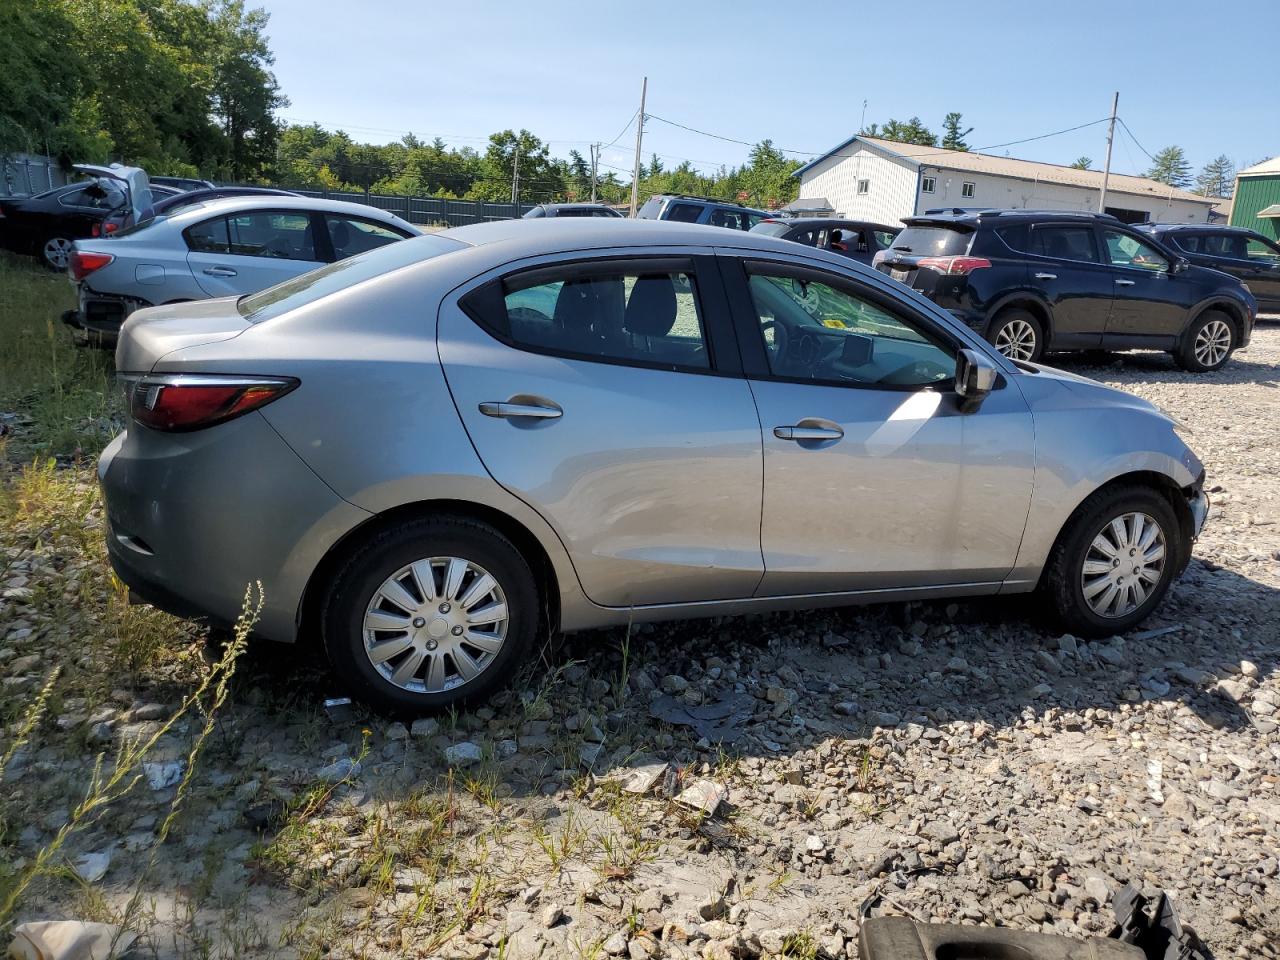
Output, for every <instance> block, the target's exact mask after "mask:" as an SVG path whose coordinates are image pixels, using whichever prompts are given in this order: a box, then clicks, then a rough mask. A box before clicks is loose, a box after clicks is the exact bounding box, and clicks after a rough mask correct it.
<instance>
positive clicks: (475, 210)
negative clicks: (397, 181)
mask: <svg viewBox="0 0 1280 960" xmlns="http://www.w3.org/2000/svg"><path fill="white" fill-rule="evenodd" d="M293 192H294V193H297V194H301V195H302V196H304V197H319V198H320V199H322V200H347V201H350V202H351V203H366V204H368V205H369V206H371V207H377V208H378V209H379V210H386V211H388V212H389V213H394V214H395V215H396V216H397V217H400V218H401V219H403V220H408V221H409V222H410V223H416V224H418V225H419V226H425V225H430V224H442V225H447V226H450V227H464V226H466V225H467V224H469V223H484V222H485V221H487V220H514V219H515V218H516V217H522V216H524V215H525V214H526V213H527V212H528V211H530V210H532V209H533V208H534V207H535V206H537V204H533V203H521V204H515V203H488V202H486V201H483V200H446V199H445V198H443V197H400V196H396V195H394V194H386V193H363V192H360V191H354V192H351V191H346V190H294V191H293Z"/></svg>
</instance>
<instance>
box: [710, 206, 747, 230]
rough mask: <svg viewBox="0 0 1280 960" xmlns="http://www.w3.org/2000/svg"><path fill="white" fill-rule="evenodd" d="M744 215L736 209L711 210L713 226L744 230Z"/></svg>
mask: <svg viewBox="0 0 1280 960" xmlns="http://www.w3.org/2000/svg"><path fill="white" fill-rule="evenodd" d="M745 220H746V218H745V216H744V215H743V214H741V213H739V212H738V211H736V210H724V209H716V210H712V211H711V225H712V226H713V227H728V228H729V229H730V230H745V229H747V227H746V224H745Z"/></svg>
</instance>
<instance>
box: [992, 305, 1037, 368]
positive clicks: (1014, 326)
mask: <svg viewBox="0 0 1280 960" xmlns="http://www.w3.org/2000/svg"><path fill="white" fill-rule="evenodd" d="M988 339H989V340H990V341H991V342H992V343H993V344H995V348H996V349H997V350H999V351H1000V352H1001V353H1003V354H1004V355H1005V356H1006V357H1008V358H1009V359H1010V360H1026V361H1029V362H1035V361H1036V360H1039V359H1040V355H1041V354H1043V353H1044V329H1043V328H1042V327H1041V326H1040V321H1039V320H1037V319H1036V317H1035V314H1033V313H1031V312H1030V311H1029V310H1023V309H1022V308H1021V307H1013V308H1011V309H1009V310H1002V311H1001V312H1000V313H999V314H998V315H997V316H996V318H995V320H994V321H993V322H992V324H991V333H990V335H989V336H988Z"/></svg>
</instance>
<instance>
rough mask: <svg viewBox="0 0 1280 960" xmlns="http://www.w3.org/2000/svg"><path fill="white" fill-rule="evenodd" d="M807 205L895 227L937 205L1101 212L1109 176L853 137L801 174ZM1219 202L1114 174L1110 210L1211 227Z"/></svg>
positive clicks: (1126, 216)
mask: <svg viewBox="0 0 1280 960" xmlns="http://www.w3.org/2000/svg"><path fill="white" fill-rule="evenodd" d="M796 176H797V177H799V178H800V200H799V201H797V202H800V201H803V200H805V199H806V198H809V197H815V198H817V197H822V198H826V199H827V200H828V203H829V204H830V205H831V206H832V207H834V208H835V210H836V212H837V213H838V214H839V215H840V216H848V217H852V218H854V219H863V220H874V221H878V222H881V223H892V222H894V221H895V220H900V219H902V218H904V217H909V216H912V215H913V214H918V213H923V212H924V211H925V210H928V209H932V208H937V207H944V208H945V207H1002V208H1004V207H1008V208H1032V209H1050V210H1097V209H1098V196H1099V193H1100V191H1101V188H1102V171H1100V170H1078V169H1076V168H1074V167H1064V166H1059V165H1058V164H1053V163H1040V162H1038V161H1033V160H1018V159H1016V158H1014V157H1000V156H994V155H992V154H985V153H973V152H968V151H963V150H946V149H943V148H941V147H927V146H920V145H918V144H912V143H898V142H896V141H892V140H882V139H880V138H878V137H865V136H853V137H850V138H849V139H847V140H845V141H844V142H843V143H841V144H840V145H839V146H837V147H835V148H833V149H832V150H830V151H828V152H827V153H826V154H824V155H823V156H821V157H818V158H817V159H816V160H813V161H811V162H810V163H808V164H806V165H805V166H803V167H801V168H800V169H799V170H798V171H796ZM1217 202H1220V201H1216V200H1214V199H1212V198H1209V197H1202V196H1200V195H1199V194H1195V193H1190V192H1189V191H1186V190H1181V189H1179V188H1177V187H1170V186H1168V185H1166V184H1163V183H1160V182H1158V181H1155V180H1149V179H1147V178H1146V177H1132V176H1127V175H1124V174H1116V173H1113V174H1111V176H1110V178H1109V180H1108V183H1107V205H1106V207H1107V212H1109V213H1113V214H1115V215H1116V216H1117V217H1119V218H1120V219H1121V220H1125V221H1127V222H1130V223H1136V222H1143V221H1147V220H1151V221H1160V222H1165V223H1170V222H1172V223H1204V222H1206V221H1207V220H1208V219H1209V211H1210V209H1211V208H1212V207H1213V205H1214V204H1215V203H1217Z"/></svg>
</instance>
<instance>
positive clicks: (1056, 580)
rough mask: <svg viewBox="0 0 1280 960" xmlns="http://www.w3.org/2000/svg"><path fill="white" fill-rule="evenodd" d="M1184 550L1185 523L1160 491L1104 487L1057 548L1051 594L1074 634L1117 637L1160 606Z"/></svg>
mask: <svg viewBox="0 0 1280 960" xmlns="http://www.w3.org/2000/svg"><path fill="white" fill-rule="evenodd" d="M1184 549H1186V547H1185V545H1184V543H1183V540H1182V536H1181V527H1180V525H1179V523H1178V518H1177V517H1176V516H1174V513H1173V509H1172V508H1171V507H1170V506H1169V503H1168V501H1166V500H1165V498H1164V497H1162V496H1161V495H1160V494H1159V493H1158V492H1156V491H1154V490H1150V489H1144V488H1142V487H1122V488H1118V489H1110V490H1100V491H1098V492H1097V493H1095V494H1094V495H1093V496H1092V497H1090V498H1089V499H1088V500H1086V501H1085V502H1084V503H1083V504H1082V505H1081V507H1080V509H1078V510H1077V511H1076V513H1075V515H1074V516H1073V517H1072V519H1071V521H1070V522H1069V524H1068V527H1067V529H1066V530H1065V531H1064V532H1063V535H1062V537H1061V538H1059V541H1058V543H1057V544H1056V545H1055V546H1054V549H1053V553H1052V554H1050V557H1049V564H1048V567H1047V569H1046V576H1045V581H1044V589H1045V591H1046V592H1047V594H1048V596H1049V598H1050V600H1051V601H1052V604H1053V607H1054V610H1055V612H1056V613H1057V615H1058V618H1059V619H1060V620H1061V621H1062V623H1063V625H1064V626H1066V627H1067V629H1068V630H1070V631H1071V632H1072V633H1076V634H1079V635H1080V636H1084V637H1108V636H1112V635H1113V634H1117V633H1122V632H1124V631H1125V630H1128V629H1129V628H1130V627H1133V626H1134V625H1135V624H1138V623H1140V622H1141V621H1142V620H1144V619H1145V618H1146V617H1147V615H1148V614H1150V613H1151V611H1152V610H1154V609H1155V608H1156V606H1157V605H1158V604H1159V603H1160V601H1161V599H1162V598H1163V597H1164V595H1165V593H1166V591H1168V589H1169V584H1170V583H1171V582H1172V580H1173V577H1174V575H1175V574H1176V573H1177V571H1179V570H1180V569H1181V568H1182V553H1183V550H1184Z"/></svg>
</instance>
